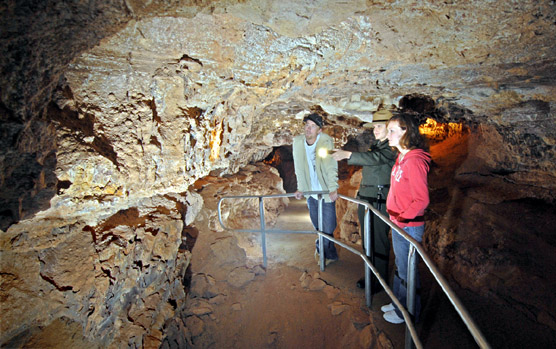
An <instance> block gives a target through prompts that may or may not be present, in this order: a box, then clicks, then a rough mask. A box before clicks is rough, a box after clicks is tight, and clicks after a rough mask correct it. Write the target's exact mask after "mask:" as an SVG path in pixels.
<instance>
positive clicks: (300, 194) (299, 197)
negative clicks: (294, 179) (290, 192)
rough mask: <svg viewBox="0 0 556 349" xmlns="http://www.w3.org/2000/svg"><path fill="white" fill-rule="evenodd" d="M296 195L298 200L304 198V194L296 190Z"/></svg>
mask: <svg viewBox="0 0 556 349" xmlns="http://www.w3.org/2000/svg"><path fill="white" fill-rule="evenodd" d="M294 194H295V198H296V199H297V200H301V199H302V198H303V193H302V192H300V191H299V190H296V191H295V193H294Z"/></svg>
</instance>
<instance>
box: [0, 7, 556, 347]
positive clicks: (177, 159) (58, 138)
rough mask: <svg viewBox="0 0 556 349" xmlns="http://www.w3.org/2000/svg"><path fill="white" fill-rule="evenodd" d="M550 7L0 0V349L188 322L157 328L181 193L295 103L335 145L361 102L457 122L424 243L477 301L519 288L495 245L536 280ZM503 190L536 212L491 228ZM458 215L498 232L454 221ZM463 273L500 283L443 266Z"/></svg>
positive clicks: (277, 136)
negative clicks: (463, 130)
mask: <svg viewBox="0 0 556 349" xmlns="http://www.w3.org/2000/svg"><path fill="white" fill-rule="evenodd" d="M555 6H556V5H555V4H554V3H553V2H550V1H542V2H538V1H520V2H511V1H504V0H500V1H494V0H493V1H484V2H465V3H458V2H454V1H442V2H439V1H421V2H411V1H410V2H399V1H395V2H392V1H367V2H365V1H353V2H336V1H325V0H320V1H317V2H314V1H281V2H274V1H237V2H236V1H231V0H230V1H228V0H223V1H186V0H184V1H152V2H147V3H143V2H139V1H111V2H56V3H54V2H49V1H27V2H25V1H24V2H21V1H6V2H4V3H3V4H2V5H0V11H1V13H2V18H3V20H2V23H1V24H0V30H1V32H2V35H1V36H0V54H1V55H2V57H3V58H2V60H1V62H0V64H1V69H2V74H0V96H1V100H0V124H1V127H0V149H1V151H0V173H1V176H0V206H2V209H1V210H0V229H2V232H1V233H0V243H1V247H2V250H1V254H2V255H1V261H0V262H1V266H2V271H1V273H2V274H1V277H2V311H3V314H6V316H8V317H9V318H10V319H17V321H15V320H14V321H2V331H1V332H2V337H1V338H0V343H5V342H6V341H7V340H10V339H11V338H13V336H16V335H21V334H22V333H28V334H29V333H31V332H33V330H32V328H34V327H33V326H35V325H37V324H39V325H44V324H48V323H50V322H51V321H52V320H53V319H57V318H60V317H62V316H63V317H66V318H67V319H70V320H71V321H74V322H75V323H78V324H80V325H81V326H83V328H84V329H85V333H86V335H87V336H88V337H89V338H95V339H98V340H99V341H101V342H102V343H103V344H111V343H115V344H114V345H116V346H118V345H121V344H122V343H124V344H125V345H146V346H156V344H157V343H159V342H160V340H161V338H162V337H163V335H162V332H161V331H162V330H163V328H164V329H165V330H166V331H170V332H171V331H174V332H176V333H178V332H180V331H182V330H183V328H184V326H186V327H188V328H189V327H190V328H191V330H192V331H199V330H200V329H199V327H200V324H199V323H195V322H193V323H190V324H186V325H184V324H183V323H180V322H179V321H173V320H168V319H169V318H171V317H172V316H173V314H174V310H175V308H178V307H179V306H180V304H179V303H180V302H181V301H182V300H183V298H184V294H183V292H184V291H183V287H181V286H180V285H179V281H176V283H174V281H173V280H180V277H178V276H183V274H184V272H185V269H186V268H187V265H188V258H189V257H188V256H189V252H187V249H190V248H191V246H187V241H186V243H185V245H184V246H182V248H181V249H180V245H181V244H182V234H185V235H187V234H188V232H190V231H189V230H188V229H189V228H188V227H189V226H190V224H191V223H192V222H193V221H194V219H195V217H196V214H197V212H199V210H200V208H201V206H202V205H203V203H202V201H201V200H200V199H199V197H198V196H196V195H194V194H193V192H192V191H190V188H191V186H192V185H193V184H194V183H195V182H196V181H197V180H198V179H200V178H203V177H206V176H209V175H211V176H212V177H217V176H220V177H221V178H222V179H226V176H228V175H229V174H234V173H237V172H241V171H240V169H242V168H244V167H245V166H246V165H248V164H249V163H252V162H257V161H260V160H262V159H264V158H265V157H266V156H267V155H268V154H269V153H270V152H271V151H272V148H273V147H277V146H282V145H286V144H290V143H291V140H292V136H293V135H295V134H297V133H298V132H299V131H300V127H301V122H300V120H301V118H302V116H303V113H304V112H307V111H309V110H320V111H324V112H326V113H328V120H329V121H330V124H331V127H329V129H328V132H329V133H330V134H332V135H333V136H334V137H335V139H336V142H337V145H338V146H341V145H343V144H344V143H346V142H347V141H348V140H349V139H351V138H350V137H353V136H356V134H357V133H358V132H359V126H361V124H362V123H364V122H366V121H369V116H368V115H369V113H368V112H369V111H372V110H376V108H377V107H378V106H379V105H381V104H386V105H390V104H394V105H396V106H397V107H400V108H406V109H412V110H415V111H418V112H420V114H421V116H422V117H423V119H424V118H425V116H429V117H433V118H435V119H436V120H437V121H440V122H464V123H466V124H467V125H468V126H469V136H468V137H465V139H463V140H461V142H462V143H460V144H463V145H464V146H465V150H464V151H460V152H458V153H457V157H456V159H455V160H454V159H447V160H446V159H445V160H444V163H442V162H440V163H439V164H440V165H439V167H438V168H436V169H434V170H435V171H440V172H442V171H444V172H443V174H445V175H446V177H447V178H446V182H445V183H444V182H443V181H442V180H441V179H439V182H438V183H437V184H436V185H434V186H433V189H434V195H435V197H437V198H438V199H437V200H438V202H439V203H440V202H442V203H446V202H445V201H443V199H442V198H444V197H446V196H448V197H449V200H451V201H450V202H449V203H448V204H447V206H442V205H439V206H438V207H434V206H433V207H432V210H431V212H432V213H431V218H437V219H438V222H435V223H434V225H433V227H435V228H437V229H435V230H434V231H437V232H438V234H437V235H432V234H431V237H430V239H429V241H428V248H429V249H430V250H431V251H435V252H436V253H437V258H439V259H440V261H442V262H445V263H446V266H445V270H446V271H447V272H448V271H450V272H451V271H453V272H454V278H455V279H456V280H458V282H459V283H460V284H462V285H463V287H464V288H468V289H470V290H472V291H473V292H476V293H478V294H483V295H484V294H488V295H493V298H494V299H496V300H497V302H498V301H500V299H506V297H508V296H507V294H506V292H510V291H509V290H510V289H515V287H513V286H514V285H516V284H520V285H521V284H524V283H528V282H530V283H535V282H539V281H538V279H536V278H535V277H539V276H538V273H537V274H534V275H536V276H535V277H530V276H527V275H529V274H527V273H525V271H526V270H528V269H527V268H524V269H523V271H520V272H517V271H516V270H517V269H516V268H521V267H522V266H523V265H524V264H527V263H529V262H527V261H528V260H529V257H522V258H517V259H516V258H515V256H516V253H513V252H515V250H516V249H517V250H520V246H521V245H522V243H520V242H523V241H527V242H531V241H533V242H534V244H532V245H530V246H529V247H527V248H525V249H523V250H524V252H521V253H526V252H525V251H527V252H528V253H531V254H533V253H539V252H540V253H541V254H542V256H541V257H540V258H535V261H538V263H539V264H538V265H537V264H534V265H535V266H538V268H535V270H546V274H547V275H550V274H551V273H550V272H551V269H550V268H549V267H547V265H551V263H550V262H549V261H547V259H549V258H548V257H546V256H549V255H553V254H554V253H553V251H554V237H553V234H551V233H547V232H546V231H552V230H553V229H552V230H551V229H550V228H549V227H552V226H554V225H553V224H552V222H553V221H554V218H553V217H554V211H553V209H551V208H550V207H551V206H550V205H553V204H554V198H555V194H554V193H555V189H556V188H555V185H556V184H555V183H556V180H555V177H556V167H555V166H556V165H555V164H556V162H555V161H554V158H555V155H556V154H555V148H556V123H555V122H554V121H555V114H556V113H555V112H554V109H555V103H556V88H555V86H556V84H555V81H556V76H555V74H556V73H555V72H556V64H555V58H554V57H556V44H555V39H554V38H556V26H555V25H554V23H555V21H556V9H555ZM404 96H405V97H404ZM447 149H448V150H450V151H451V149H453V147H448V148H447ZM439 158H440V157H439ZM243 171H244V172H242V174H241V175H243V176H247V177H250V176H253V177H257V171H259V169H257V168H251V169H246V170H243ZM251 172H252V173H251ZM263 172H264V173H266V171H263ZM275 175H276V173H273V174H268V176H269V178H270V177H273V176H275ZM438 178H442V176H438ZM452 179H455V180H456V181H457V183H458V187H457V188H455V189H454V188H453V186H451V184H450V183H449V181H450V180H452ZM273 183H275V182H273ZM175 193H181V194H175ZM448 194H449V195H448ZM217 195H218V194H217ZM518 204H525V206H524V207H525V212H528V213H530V214H531V216H530V217H535V216H536V215H538V214H539V213H542V214H546V216H539V220H541V221H543V222H548V223H547V225H546V226H543V225H542V224H539V223H538V222H537V221H533V220H532V218H527V219H524V220H523V221H524V222H528V223H529V224H527V225H524V226H519V225H516V226H512V225H510V224H505V222H506V221H507V220H508V219H509V218H510V217H507V216H505V215H503V214H500V213H496V212H498V209H507V210H516V209H517V210H523V207H522V206H520V205H518ZM280 205H281V204H280V203H278V204H276V206H274V207H268V210H269V215H271V216H272V215H273V214H274V215H275V214H276V213H278V212H279V210H280ZM493 205H499V206H498V208H495V207H494V206H493ZM516 205H518V206H516ZM516 207H519V208H516ZM547 207H548V208H547ZM252 208H253V207H251V209H252ZM462 212H465V214H462ZM232 213H235V212H232ZM486 213H492V215H495V217H494V218H492V217H491V218H489V217H490V216H486ZM443 217H444V218H443ZM446 217H447V218H446ZM546 217H548V218H546ZM270 218H271V219H272V217H270ZM448 218H451V219H452V220H449V219H448ZM442 219H444V220H442ZM473 222H477V223H476V224H472V223H473ZM485 222H486V223H485ZM215 223H216V222H215V221H214V217H213V220H212V224H213V225H214V227H217V225H216V224H215ZM476 225H481V226H485V229H486V230H487V231H490V232H491V234H494V235H495V234H500V236H496V237H497V238H492V239H490V238H488V239H486V238H485V237H484V235H483V234H484V233H482V234H479V235H473V234H470V233H469V232H470V231H471V230H473V227H474V226H476ZM508 225H509V226H508ZM516 227H520V228H519V229H517V228H516ZM494 232H495V233H494ZM521 232H524V233H521ZM190 233H191V232H190ZM489 236H490V235H489ZM514 236H516V238H515V240H514V239H513V237H514ZM342 237H344V238H346V239H353V238H354V237H353V236H351V235H350V236H349V237H347V236H342ZM230 241H231V240H229V239H224V240H223V241H222V242H221V243H223V244H225V245H223V246H219V245H216V246H212V247H213V248H215V249H218V248H226V247H227V246H228V245H227V244H230ZM486 241H491V242H492V243H490V244H487V243H486ZM240 244H242V247H243V249H241V250H242V251H247V254H248V255H249V249H248V248H247V246H248V245H249V241H248V240H247V241H244V242H240ZM485 244H487V245H485ZM228 247H229V246H228ZM478 247H480V248H479V249H478V250H477V248H478ZM477 251H479V252H477ZM518 257H519V255H518ZM505 258H508V261H507V262H504V261H506V259H505ZM504 263H507V265H506V267H500V268H498V267H499V266H500V265H503V264H504ZM535 263H537V262H535ZM484 265H488V266H489V267H488V268H491V269H488V268H487V267H485V268H482V266H484ZM527 265H528V264H527ZM456 266H457V267H456ZM487 269H488V270H487ZM519 270H522V269H519ZM482 272H484V273H485V274H484V275H485V276H492V275H498V278H499V280H500V281H499V282H494V281H492V280H491V279H488V280H487V278H486V277H485V278H484V279H483V278H475V279H476V280H470V279H469V278H467V277H465V275H467V274H469V273H472V274H473V275H475V276H476V275H478V274H480V273H482ZM540 279H541V281H542V280H544V279H543V278H540ZM551 282H552V281H550V280H544V281H542V282H541V285H542V286H540V288H542V289H546V290H551V289H554V287H553V285H552V284H551ZM209 284H210V282H209ZM209 289H210V288H209ZM207 292H210V291H207ZM531 292H532V291H531ZM535 294H536V293H535ZM539 294H542V292H540V291H539ZM534 299H535V297H532V296H530V294H528V293H527V292H525V293H524V294H522V295H520V296H515V302H513V301H512V302H510V303H511V304H512V306H511V307H512V309H514V310H515V309H517V311H518V312H520V313H525V314H527V316H528V317H529V318H531V319H534V320H535V321H538V322H540V323H542V324H545V326H547V328H550V329H551V330H554V329H555V326H554V323H555V322H556V321H555V318H556V317H555V316H556V315H554V312H553V311H548V310H544V309H543V303H545V302H546V299H544V298H543V297H541V300H540V301H539V300H534ZM4 300H6V301H4ZM529 302H531V303H529ZM516 304H517V305H516ZM519 304H526V305H519ZM550 304H553V303H550ZM531 307H534V310H532V311H529V310H526V309H524V308H531ZM548 308H549V309H550V308H551V307H548ZM203 309H204V308H203ZM512 311H513V310H512ZM167 320H168V322H167V323H166V326H165V327H164V323H165V322H166V321H167ZM507 330H508V331H513V329H511V328H509V329H507ZM498 337H503V334H502V335H499V336H498ZM176 338H181V337H179V336H177V337H176Z"/></svg>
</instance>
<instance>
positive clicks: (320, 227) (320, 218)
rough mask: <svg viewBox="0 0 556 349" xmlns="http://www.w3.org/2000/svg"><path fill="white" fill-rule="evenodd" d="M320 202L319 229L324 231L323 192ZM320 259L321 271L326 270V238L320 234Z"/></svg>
mask: <svg viewBox="0 0 556 349" xmlns="http://www.w3.org/2000/svg"><path fill="white" fill-rule="evenodd" d="M317 197H318V204H319V206H318V207H319V210H318V211H319V214H318V216H319V219H318V221H319V231H320V232H324V231H323V229H324V227H323V226H324V224H323V222H322V221H323V217H322V194H319V195H318V196H317ZM319 260H320V271H324V265H325V264H326V262H325V261H324V260H325V257H324V238H323V237H322V235H319Z"/></svg>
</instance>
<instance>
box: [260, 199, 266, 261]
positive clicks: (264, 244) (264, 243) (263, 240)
mask: <svg viewBox="0 0 556 349" xmlns="http://www.w3.org/2000/svg"><path fill="white" fill-rule="evenodd" d="M259 216H260V218H261V245H262V247H263V266H264V267H265V268H266V259H267V258H266V233H265V228H266V224H265V219H264V202H263V198H262V197H259Z"/></svg>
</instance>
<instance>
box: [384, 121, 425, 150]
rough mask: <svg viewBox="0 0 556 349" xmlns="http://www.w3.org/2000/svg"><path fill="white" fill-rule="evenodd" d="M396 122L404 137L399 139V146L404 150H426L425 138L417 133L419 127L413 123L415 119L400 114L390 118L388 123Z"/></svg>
mask: <svg viewBox="0 0 556 349" xmlns="http://www.w3.org/2000/svg"><path fill="white" fill-rule="evenodd" d="M392 121H397V122H398V125H400V128H401V129H402V130H405V133H404V135H403V136H402V138H401V139H400V146H401V147H402V148H405V149H417V148H419V149H424V150H427V148H428V147H427V143H426V142H425V138H424V137H423V136H422V135H421V134H420V133H419V125H417V123H416V121H415V117H414V116H413V115H411V114H408V113H400V114H396V115H394V116H392V117H391V118H390V120H389V121H388V124H390V123H391V122H392Z"/></svg>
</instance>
